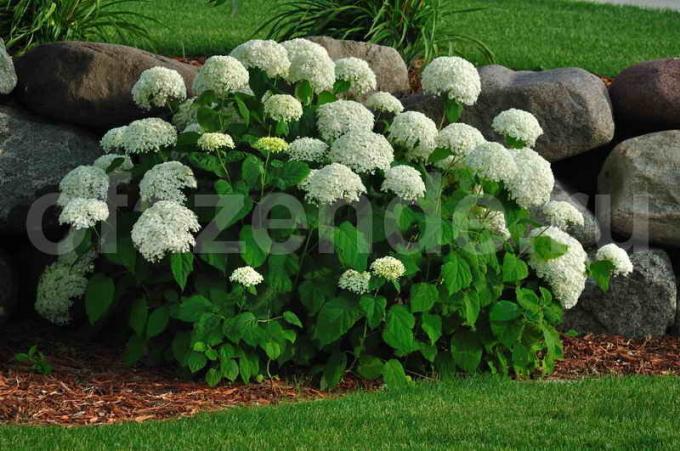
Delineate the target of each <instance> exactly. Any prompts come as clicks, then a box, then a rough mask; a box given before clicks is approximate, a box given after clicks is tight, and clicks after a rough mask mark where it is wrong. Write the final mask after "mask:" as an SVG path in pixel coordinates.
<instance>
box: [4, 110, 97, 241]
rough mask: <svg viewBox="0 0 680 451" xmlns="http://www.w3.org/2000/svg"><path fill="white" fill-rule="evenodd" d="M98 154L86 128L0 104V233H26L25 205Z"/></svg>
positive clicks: (95, 142)
mask: <svg viewBox="0 0 680 451" xmlns="http://www.w3.org/2000/svg"><path fill="white" fill-rule="evenodd" d="M100 154H101V151H100V150H99V146H98V143H97V140H96V139H95V137H94V136H92V135H90V134H89V133H86V132H84V131H82V130H79V129H77V128H74V127H71V126H63V125H55V124H48V123H46V122H44V121H43V120H41V119H39V118H37V117H35V116H33V115H31V114H28V113H26V112H24V111H21V110H19V109H17V108H14V107H10V106H6V105H0V234H24V233H26V224H25V222H26V212H27V211H28V207H30V205H31V204H32V203H33V202H34V201H35V200H36V199H37V198H38V197H40V196H41V195H42V194H44V193H47V192H50V191H52V190H53V189H54V188H55V187H56V186H57V185H58V184H59V181H60V180H61V178H62V177H63V176H64V175H65V174H66V173H67V172H68V171H70V170H71V169H73V168H74V167H76V166H78V165H81V164H91V163H92V161H94V159H95V158H97V157H98V156H99V155H100Z"/></svg>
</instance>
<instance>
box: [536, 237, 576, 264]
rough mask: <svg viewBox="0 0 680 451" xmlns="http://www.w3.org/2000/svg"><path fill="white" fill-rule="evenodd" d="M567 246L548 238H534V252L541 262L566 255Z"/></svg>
mask: <svg viewBox="0 0 680 451" xmlns="http://www.w3.org/2000/svg"><path fill="white" fill-rule="evenodd" d="M568 250H569V246H567V245H566V244H562V243H559V242H557V241H555V240H554V239H552V238H550V237H549V236H545V235H539V236H537V237H536V238H534V251H535V252H536V253H537V254H538V255H539V256H540V257H541V258H542V259H543V260H553V259H555V258H559V257H561V256H563V255H564V254H566V253H567V251H568Z"/></svg>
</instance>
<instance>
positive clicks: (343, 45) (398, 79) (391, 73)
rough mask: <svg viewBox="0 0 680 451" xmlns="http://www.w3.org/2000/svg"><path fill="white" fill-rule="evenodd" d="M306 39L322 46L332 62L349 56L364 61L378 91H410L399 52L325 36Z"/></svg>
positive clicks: (381, 46) (405, 69)
mask: <svg viewBox="0 0 680 451" xmlns="http://www.w3.org/2000/svg"><path fill="white" fill-rule="evenodd" d="M308 39H309V40H310V41H314V42H316V43H317V44H319V45H322V46H323V47H324V48H325V49H326V50H327V51H328V54H329V55H330V57H331V58H332V59H334V60H337V59H340V58H348V57H350V56H353V57H355V58H361V59H362V60H365V61H366V62H367V63H368V65H369V66H371V69H373V72H375V76H376V78H377V80H378V91H387V92H392V93H398V92H408V91H410V90H411V86H410V85H409V81H408V67H407V66H406V63H405V62H404V59H403V58H402V57H401V55H400V54H399V52H397V51H396V50H395V49H393V48H392V47H386V46H383V45H377V44H371V43H368V42H358V41H347V40H342V39H333V38H329V37H327V36H314V37H311V38H308Z"/></svg>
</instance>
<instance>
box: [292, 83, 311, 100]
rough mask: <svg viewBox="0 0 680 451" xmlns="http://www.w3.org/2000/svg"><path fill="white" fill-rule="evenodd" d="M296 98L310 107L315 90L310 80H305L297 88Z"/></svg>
mask: <svg viewBox="0 0 680 451" xmlns="http://www.w3.org/2000/svg"><path fill="white" fill-rule="evenodd" d="M295 97H297V98H298V99H299V100H300V102H302V104H303V105H309V103H310V102H311V101H312V97H314V90H313V89H312V85H311V83H309V81H308V80H303V81H301V82H300V83H298V84H297V85H296V86H295Z"/></svg>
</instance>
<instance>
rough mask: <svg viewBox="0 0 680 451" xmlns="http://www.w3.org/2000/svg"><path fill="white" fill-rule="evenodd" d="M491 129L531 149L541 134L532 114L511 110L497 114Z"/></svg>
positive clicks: (541, 131)
mask: <svg viewBox="0 0 680 451" xmlns="http://www.w3.org/2000/svg"><path fill="white" fill-rule="evenodd" d="M491 126H492V128H493V129H494V130H495V131H496V132H498V133H500V134H501V135H503V136H505V137H510V138H512V139H513V140H515V141H519V143H521V144H522V145H523V146H528V147H533V146H534V145H535V144H536V140H537V139H538V137H539V136H541V135H542V134H543V129H542V128H541V124H539V123H538V120H537V119H536V116H534V115H533V114H531V113H529V112H527V111H523V110H518V109H515V108H511V109H509V110H505V111H503V112H502V113H500V114H498V116H496V117H495V118H494V120H493V123H492V124H491Z"/></svg>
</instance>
